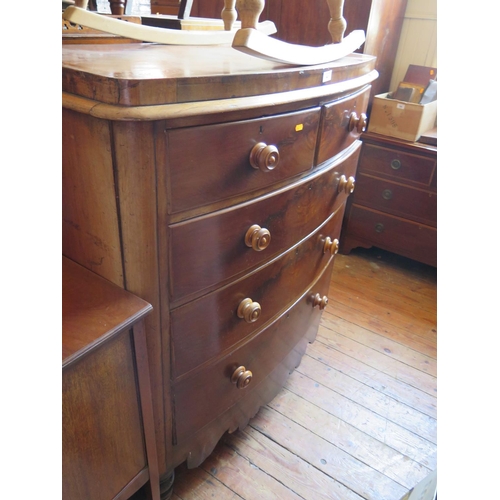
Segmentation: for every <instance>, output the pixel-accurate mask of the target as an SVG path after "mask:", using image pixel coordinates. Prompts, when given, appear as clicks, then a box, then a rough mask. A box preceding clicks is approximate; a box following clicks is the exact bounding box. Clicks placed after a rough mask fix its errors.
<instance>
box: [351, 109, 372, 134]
mask: <svg viewBox="0 0 500 500" xmlns="http://www.w3.org/2000/svg"><path fill="white" fill-rule="evenodd" d="M367 122H368V117H367V116H366V114H365V113H361V114H360V115H359V117H358V114H357V113H356V111H353V112H352V113H351V116H350V117H349V132H352V131H353V130H354V129H356V131H357V132H358V134H361V133H362V132H364V131H365V130H366V124H367Z"/></svg>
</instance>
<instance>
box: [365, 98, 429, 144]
mask: <svg viewBox="0 0 500 500" xmlns="http://www.w3.org/2000/svg"><path fill="white" fill-rule="evenodd" d="M436 118H437V100H436V101H433V102H430V103H428V104H415V103H412V102H405V101H399V100H397V99H388V98H387V93H386V94H379V95H376V96H375V97H374V98H373V104H372V110H371V113H370V121H369V122H368V132H374V133H375V134H382V135H388V136H390V137H397V138H398V139H403V140H405V141H411V142H415V141H417V140H418V139H419V137H420V136H421V135H422V133H423V132H425V131H427V130H429V129H431V128H433V127H434V126H435V123H436Z"/></svg>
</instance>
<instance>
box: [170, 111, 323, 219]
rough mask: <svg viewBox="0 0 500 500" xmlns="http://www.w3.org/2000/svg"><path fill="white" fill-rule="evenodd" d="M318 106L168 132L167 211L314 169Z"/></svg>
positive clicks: (192, 206)
mask: <svg viewBox="0 0 500 500" xmlns="http://www.w3.org/2000/svg"><path fill="white" fill-rule="evenodd" d="M319 117H320V108H318V107H316V108H312V109H308V110H305V111H298V112H295V113H288V114H283V115H277V116H272V117H266V118H259V119H255V120H246V121H240V122H232V123H222V124H216V125H206V126H200V127H191V128H185V129H175V130H169V131H167V132H166V141H167V147H166V155H167V182H168V186H166V188H167V189H168V193H169V212H170V213H177V212H180V211H182V210H187V209H191V208H195V207H200V206H204V205H207V204H210V203H213V202H215V201H220V200H224V199H228V198H231V197H234V196H237V195H240V194H243V193H247V192H251V191H255V190H257V189H262V188H265V187H267V186H271V185H272V184H275V183H277V182H279V181H282V180H285V179H288V178H291V177H293V176H295V175H297V174H300V173H301V172H306V171H307V170H309V169H311V168H312V166H313V162H314V152H315V148H316V139H317V132H318V125H319Z"/></svg>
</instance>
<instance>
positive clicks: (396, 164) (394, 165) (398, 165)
mask: <svg viewBox="0 0 500 500" xmlns="http://www.w3.org/2000/svg"><path fill="white" fill-rule="evenodd" d="M391 168H392V170H399V169H400V168H401V160H397V159H396V160H392V161H391Z"/></svg>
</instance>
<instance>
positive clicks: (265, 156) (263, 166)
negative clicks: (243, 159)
mask: <svg viewBox="0 0 500 500" xmlns="http://www.w3.org/2000/svg"><path fill="white" fill-rule="evenodd" d="M279 161H280V153H279V151H278V148H277V147H276V146H273V145H269V146H268V145H267V144H266V143H265V142H258V143H257V144H256V145H255V146H254V147H253V148H252V150H251V151H250V165H252V167H253V168H255V169H257V170H261V171H262V172H270V171H271V170H274V169H275V168H276V166H277V165H278V163H279Z"/></svg>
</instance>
